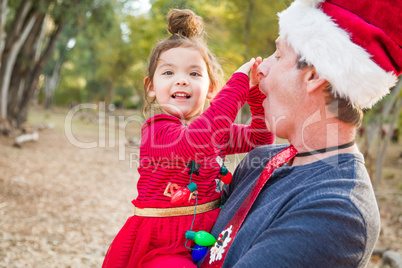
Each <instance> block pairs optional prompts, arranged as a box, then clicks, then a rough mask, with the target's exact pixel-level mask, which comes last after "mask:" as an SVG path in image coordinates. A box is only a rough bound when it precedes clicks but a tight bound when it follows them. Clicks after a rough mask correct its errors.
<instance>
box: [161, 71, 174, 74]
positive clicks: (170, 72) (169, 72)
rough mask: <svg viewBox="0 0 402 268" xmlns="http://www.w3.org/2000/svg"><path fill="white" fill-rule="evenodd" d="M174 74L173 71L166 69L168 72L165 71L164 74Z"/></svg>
mask: <svg viewBox="0 0 402 268" xmlns="http://www.w3.org/2000/svg"><path fill="white" fill-rule="evenodd" d="M172 74H173V72H172V71H166V72H164V73H163V75H172Z"/></svg>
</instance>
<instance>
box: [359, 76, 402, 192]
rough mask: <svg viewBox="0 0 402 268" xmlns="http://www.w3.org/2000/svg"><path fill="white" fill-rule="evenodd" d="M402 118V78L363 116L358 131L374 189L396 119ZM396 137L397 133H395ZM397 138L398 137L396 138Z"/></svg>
mask: <svg viewBox="0 0 402 268" xmlns="http://www.w3.org/2000/svg"><path fill="white" fill-rule="evenodd" d="M401 116H402V77H399V82H398V84H397V85H396V86H395V87H394V88H392V89H391V93H390V94H389V95H387V96H386V97H385V98H384V99H383V100H381V102H379V103H377V104H376V105H375V106H374V107H373V108H372V109H371V110H368V111H367V112H365V114H364V121H363V124H362V126H361V128H360V129H359V131H358V133H359V134H360V135H359V136H360V139H361V143H362V146H361V151H362V153H363V155H364V158H365V160H366V167H367V170H368V172H369V175H370V178H372V179H373V184H374V189H377V188H378V184H379V182H380V180H381V177H382V169H383V165H384V159H385V153H386V150H387V148H388V145H389V142H390V141H391V138H392V135H393V134H394V131H395V130H398V129H399V128H400V126H398V119H399V118H400V117H401ZM395 134H396V135H398V131H396V133H395ZM396 138H398V137H396Z"/></svg>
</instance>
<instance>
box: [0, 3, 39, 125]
mask: <svg viewBox="0 0 402 268" xmlns="http://www.w3.org/2000/svg"><path fill="white" fill-rule="evenodd" d="M31 4H32V2H31V1H30V0H24V1H23V2H22V4H21V5H20V8H19V9H18V11H17V13H16V15H15V20H14V21H13V23H12V25H11V30H10V31H9V34H8V36H7V39H6V43H5V46H4V50H3V55H2V59H1V60H2V61H1V68H0V91H1V102H0V118H7V102H8V92H9V85H10V80H11V75H12V72H11V71H12V69H13V67H14V64H15V61H16V59H17V55H18V53H19V51H20V48H21V46H22V45H23V43H24V41H25V39H26V38H27V36H28V34H29V32H30V30H31V29H32V27H33V25H34V23H35V19H36V14H35V13H34V12H30V7H31Z"/></svg>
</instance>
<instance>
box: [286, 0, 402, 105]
mask: <svg viewBox="0 0 402 268" xmlns="http://www.w3.org/2000/svg"><path fill="white" fill-rule="evenodd" d="M321 2H323V0H296V1H295V2H293V3H292V4H291V6H290V7H289V8H287V9H286V10H284V11H282V12H281V13H278V17H279V35H280V36H282V37H284V38H285V39H286V40H287V42H288V44H289V45H290V46H291V47H292V48H293V49H294V50H295V52H296V54H298V55H300V56H301V59H302V60H305V61H306V62H307V63H309V64H312V65H313V66H314V67H315V69H316V70H317V72H318V74H319V75H320V76H321V77H322V78H324V79H326V80H327V81H328V82H329V83H330V84H331V85H332V87H333V91H334V92H333V94H334V95H335V96H339V97H341V98H346V99H349V101H350V102H351V104H353V105H356V106H358V107H360V108H371V107H372V106H373V105H374V104H375V103H376V102H377V101H378V100H380V99H381V98H382V97H384V96H385V95H386V94H388V93H389V89H390V88H391V87H393V86H394V85H395V83H396V81H397V77H396V76H395V75H394V74H393V73H392V72H389V73H388V72H386V71H385V70H384V69H382V68H381V67H380V66H378V65H377V64H376V63H375V62H374V61H372V60H371V55H370V54H369V53H367V52H366V50H365V49H363V48H362V47H360V46H358V45H356V44H355V43H353V42H352V41H351V39H350V37H349V34H348V33H347V32H346V31H344V30H343V29H341V28H340V27H339V26H338V25H337V24H336V23H335V22H334V21H332V19H331V18H330V17H329V16H327V15H326V14H325V13H324V12H323V11H322V10H321V9H319V8H316V7H317V5H319V4H320V3H321Z"/></svg>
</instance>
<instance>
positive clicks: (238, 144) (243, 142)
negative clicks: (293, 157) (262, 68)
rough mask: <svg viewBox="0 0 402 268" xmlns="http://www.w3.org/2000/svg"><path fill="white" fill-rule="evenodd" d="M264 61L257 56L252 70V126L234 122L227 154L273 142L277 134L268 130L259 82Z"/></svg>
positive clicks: (249, 99)
mask: <svg viewBox="0 0 402 268" xmlns="http://www.w3.org/2000/svg"><path fill="white" fill-rule="evenodd" d="M261 62H262V59H261V57H257V59H256V61H255V62H254V64H253V66H252V68H251V72H250V87H251V89H250V92H249V95H248V98H247V103H248V104H249V105H250V111H251V124H250V126H245V125H238V124H233V125H232V128H231V131H230V136H229V141H228V144H227V148H226V153H227V154H235V153H244V152H249V151H251V150H252V149H254V148H255V147H257V146H258V145H265V144H272V143H273V142H274V139H275V135H273V134H272V133H271V132H269V131H268V130H267V126H266V124H265V116H264V108H263V106H262V102H263V101H264V100H265V95H264V94H262V93H261V91H260V89H259V87H258V84H259V82H260V77H259V76H258V71H257V68H258V65H260V63H261Z"/></svg>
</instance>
